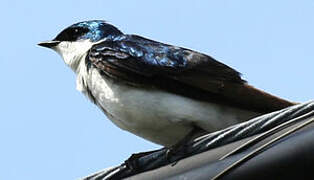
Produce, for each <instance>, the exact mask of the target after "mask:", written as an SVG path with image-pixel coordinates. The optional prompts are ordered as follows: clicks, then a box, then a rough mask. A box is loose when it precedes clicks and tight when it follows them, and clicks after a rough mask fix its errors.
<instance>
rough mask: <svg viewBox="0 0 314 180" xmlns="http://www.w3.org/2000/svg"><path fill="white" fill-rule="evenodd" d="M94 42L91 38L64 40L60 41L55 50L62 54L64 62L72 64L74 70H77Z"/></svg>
mask: <svg viewBox="0 0 314 180" xmlns="http://www.w3.org/2000/svg"><path fill="white" fill-rule="evenodd" d="M93 44H94V43H93V42H91V41H90V40H80V41H75V42H70V41H63V42H60V43H59V44H58V45H57V46H56V47H55V48H54V50H55V51H56V52H57V53H59V54H60V55H61V56H62V58H63V60H64V62H65V63H66V64H67V65H68V66H70V67H71V69H72V70H73V71H74V72H77V70H78V66H79V64H80V61H81V60H82V59H85V55H86V53H87V51H88V50H89V49H90V48H91V47H92V46H93Z"/></svg>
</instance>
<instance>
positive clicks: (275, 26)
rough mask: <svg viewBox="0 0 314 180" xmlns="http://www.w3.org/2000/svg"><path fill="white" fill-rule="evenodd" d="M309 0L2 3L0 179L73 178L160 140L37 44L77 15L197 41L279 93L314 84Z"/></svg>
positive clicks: (298, 96)
mask: <svg viewBox="0 0 314 180" xmlns="http://www.w3.org/2000/svg"><path fill="white" fill-rule="evenodd" d="M313 16H314V1H311V0H302V1H292V0H278V1H272V0H264V1H248V0H247V1H241V0H239V1H227V0H219V1H218V0H216V1H207V2H205V1H199V0H196V1H193V2H192V1H183V0H173V1H167V0H163V1H162V0H159V1H154V2H150V1H145V0H134V1H122V0H115V1H107V2H105V1H101V0H98V1H92V0H91V1H83V0H76V1H61V0H55V1H16V0H10V1H8V0H2V1H1V2H0V17H1V29H0V32H1V42H2V43H0V47H1V53H0V67H1V71H0V77H1V90H0V99H1V103H0V113H1V115H0V119H1V121H0V143H1V146H0V171H1V173H0V179H10V180H13V179H25V180H42V179H45V180H50V179H51V180H55V179H58V180H62V179H77V178H79V177H83V176H86V175H88V174H90V173H93V172H95V171H98V170H100V169H103V168H105V167H108V166H113V165H117V164H120V163H121V162H123V161H124V160H125V159H126V158H127V157H129V156H130V155H131V154H132V153H135V152H141V151H148V150H152V149H156V148H159V147H160V146H158V145H155V144H152V143H150V142H147V141H145V140H143V139H141V138H139V137H136V136H134V135H132V134H130V133H128V132H125V131H122V130H120V129H118V128H117V127H115V126H114V125H113V124H112V123H111V122H110V121H109V120H107V119H106V117H105V116H104V115H103V114H102V112H101V111H100V110H98V108H97V107H96V106H95V105H93V104H92V103H90V102H89V101H88V100H87V99H86V98H85V97H84V96H83V95H81V94H80V93H79V92H77V91H76V90H75V76H74V73H73V72H72V71H71V70H70V69H69V68H68V67H66V66H65V64H64V63H63V61H62V60H61V58H60V57H59V55H57V54H56V53H54V52H53V51H51V50H47V49H44V48H40V47H38V46H36V44H37V43H38V42H39V41H43V40H49V39H52V38H53V37H54V36H55V35H56V34H57V33H58V32H60V31H61V30H62V29H63V28H65V27H67V26H69V25H71V24H73V23H75V22H78V21H82V20H90V19H104V20H107V21H109V22H110V23H112V24H114V25H116V26H117V27H119V28H120V30H122V31H123V32H125V33H130V34H138V35H142V36H145V37H148V38H151V39H154V40H158V41H162V42H166V43H170V44H173V45H178V46H182V47H186V48H190V49H194V50H197V51H200V52H203V53H206V54H208V55H211V56H213V57H214V58H216V59H217V60H219V61H221V62H224V63H225V64H228V65H230V66H231V67H233V68H235V69H237V70H238V71H240V72H241V73H242V74H243V77H244V78H245V79H246V80H248V82H249V83H250V84H251V85H253V86H255V87H257V88H260V89H263V90H265V91H267V92H270V93H272V94H275V95H278V96H280V97H283V98H286V99H289V100H292V101H298V102H304V101H308V100H311V99H313V97H314V93H313V89H314V83H313V76H314V71H313V67H314V61H313V58H314V51H313V43H314V36H313V32H314V19H313Z"/></svg>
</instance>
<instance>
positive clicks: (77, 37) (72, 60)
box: [38, 20, 122, 70]
mask: <svg viewBox="0 0 314 180" xmlns="http://www.w3.org/2000/svg"><path fill="white" fill-rule="evenodd" d="M121 34H122V32H121V31H120V30H119V29H117V28H116V27H114V26H113V25H111V24H108V23H106V22H105V21H102V20H92V21H83V22H79V23H76V24H73V25H71V26H69V27H67V28H66V29H64V30H63V31H61V32H60V33H59V34H58V35H57V36H56V37H55V38H54V39H53V40H51V41H45V42H41V43H39V44H38V45H39V46H43V47H47V48H51V49H53V50H55V51H56V52H58V53H59V54H60V55H61V56H62V58H63V60H64V61H65V63H66V64H68V65H69V66H70V67H71V68H72V69H73V70H75V69H76V68H77V65H78V63H79V62H78V60H79V59H81V58H82V56H83V55H85V54H86V52H87V51H88V50H89V49H90V48H91V46H92V45H93V44H95V43H97V42H99V41H101V40H103V39H106V38H114V37H116V36H119V35H121Z"/></svg>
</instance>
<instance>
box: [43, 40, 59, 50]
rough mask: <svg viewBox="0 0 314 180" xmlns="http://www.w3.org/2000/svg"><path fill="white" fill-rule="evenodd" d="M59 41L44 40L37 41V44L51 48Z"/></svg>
mask: <svg viewBox="0 0 314 180" xmlns="http://www.w3.org/2000/svg"><path fill="white" fill-rule="evenodd" d="M59 43H60V41H44V42H40V43H38V46H42V47H46V48H53V47H55V46H57V45H58V44H59Z"/></svg>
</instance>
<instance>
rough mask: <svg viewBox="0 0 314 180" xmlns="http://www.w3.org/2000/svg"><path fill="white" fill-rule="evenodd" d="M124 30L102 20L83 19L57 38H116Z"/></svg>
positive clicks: (74, 39) (97, 39)
mask: <svg viewBox="0 0 314 180" xmlns="http://www.w3.org/2000/svg"><path fill="white" fill-rule="evenodd" d="M120 34H122V32H121V31H120V30H119V29H118V28H116V27H114V26H113V25H111V24H108V23H106V22H105V21H102V20H91V21H83V22H79V23H76V24H73V25H72V26H70V27H68V28H66V29H65V30H63V31H62V32H61V33H60V34H59V35H58V36H57V37H56V38H55V40H59V41H64V40H66V41H76V40H84V39H88V40H90V41H92V42H97V41H99V40H101V39H104V38H114V37H115V36H117V35H120Z"/></svg>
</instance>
